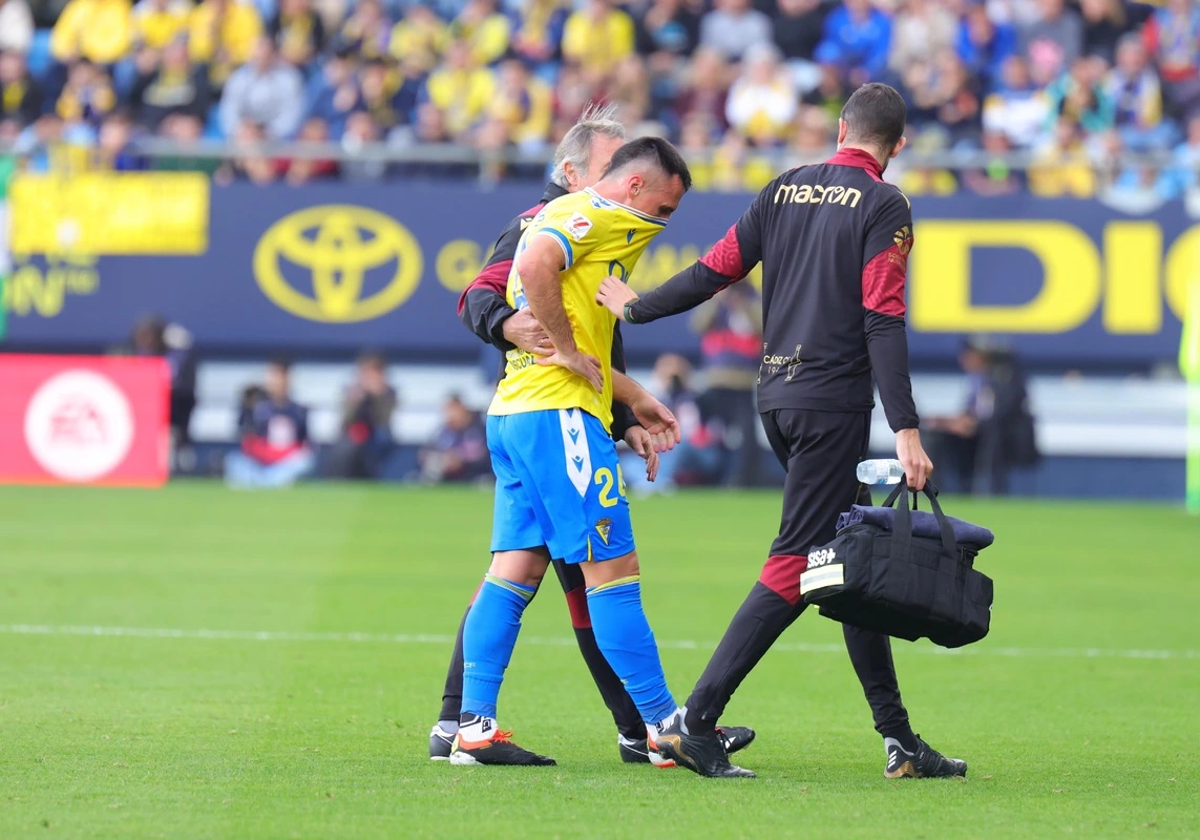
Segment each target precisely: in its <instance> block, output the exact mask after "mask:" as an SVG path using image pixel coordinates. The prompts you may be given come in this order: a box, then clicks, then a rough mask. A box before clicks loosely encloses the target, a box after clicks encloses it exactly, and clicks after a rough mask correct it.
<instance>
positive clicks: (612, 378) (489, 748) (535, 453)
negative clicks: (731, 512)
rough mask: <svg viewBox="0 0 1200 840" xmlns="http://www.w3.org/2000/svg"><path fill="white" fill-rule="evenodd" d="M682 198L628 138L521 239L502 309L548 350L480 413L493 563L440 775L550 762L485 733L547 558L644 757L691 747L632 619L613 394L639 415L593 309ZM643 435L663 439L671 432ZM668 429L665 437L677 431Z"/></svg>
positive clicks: (635, 613) (670, 150)
mask: <svg viewBox="0 0 1200 840" xmlns="http://www.w3.org/2000/svg"><path fill="white" fill-rule="evenodd" d="M690 186H691V175H690V174H689V172H688V168H687V164H686V163H685V162H684V160H683V158H682V157H681V156H680V155H679V152H678V151H676V150H675V148H674V147H673V146H672V145H671V144H670V143H668V142H667V141H665V140H662V139H659V138H655V137H647V138H642V139H639V140H634V141H633V142H631V143H627V144H625V145H624V146H622V147H621V148H620V149H618V150H617V152H616V153H615V154H614V155H613V158H612V162H611V163H610V164H609V168H608V171H607V172H606V173H605V175H604V177H603V178H601V179H600V181H599V182H598V183H597V184H596V186H595V187H594V188H592V189H589V190H586V191H584V192H581V193H576V194H573V195H569V196H564V197H562V198H558V199H555V200H554V201H552V202H550V204H548V205H546V207H545V208H544V209H543V210H542V212H541V213H539V214H538V215H537V216H536V217H535V219H534V221H533V223H532V224H531V225H530V226H529V228H528V229H527V230H526V231H525V234H524V235H523V236H522V239H521V243H520V245H519V246H518V250H517V256H516V259H515V260H514V262H513V268H512V272H511V273H510V275H509V282H508V300H509V303H510V304H511V305H512V306H514V307H516V308H525V307H528V309H529V310H530V312H531V313H532V315H533V316H534V317H535V318H536V319H537V321H538V323H539V324H541V326H542V328H543V329H544V330H545V332H546V335H547V336H548V337H549V339H550V342H551V343H552V344H553V352H552V353H551V354H550V355H548V356H535V355H533V354H529V353H525V352H522V351H520V350H513V351H510V352H509V354H508V360H507V369H506V373H505V377H504V380H503V381H502V382H501V383H500V386H499V387H498V388H497V392H496V398H495V399H494V400H493V402H492V406H491V408H490V409H489V411H488V415H489V416H488V449H489V450H490V451H491V455H492V467H493V470H494V472H495V474H496V500H495V513H494V519H493V528H492V552H493V555H492V564H491V567H490V569H489V570H488V574H487V575H486V576H485V578H484V582H483V585H482V586H481V587H480V590H479V594H478V595H477V596H476V598H475V603H474V605H473V606H472V607H471V611H470V613H469V614H468V616H467V620H466V623H465V625H464V628H463V653H464V669H463V697H462V716H461V719H460V724H459V732H458V738H457V740H456V742H455V749H454V752H453V753H452V754H451V756H450V761H451V763H453V764H520V765H542V766H544V765H552V764H554V761H553V759H549V758H546V757H545V756H541V755H538V754H536V753H533V752H531V751H529V750H525V749H523V748H521V747H519V746H517V745H516V744H514V743H513V742H512V741H511V740H510V738H511V733H508V732H501V731H500V730H499V729H498V728H497V726H496V720H495V718H496V700H497V697H498V695H499V691H500V684H501V682H502V681H503V679H504V671H505V669H506V668H507V667H508V662H509V659H510V658H511V656H512V651H513V648H514V646H515V645H516V640H517V633H518V631H519V630H520V626H521V614H522V612H523V611H524V609H525V606H526V604H528V603H529V600H530V599H531V598H532V597H533V594H534V593H535V592H536V590H537V585H538V584H539V583H540V582H541V579H542V576H543V575H544V574H545V573H546V569H547V566H548V565H549V562H550V558H551V557H561V558H562V559H563V560H564V561H565V562H567V563H578V564H580V565H581V567H582V570H583V576H584V579H585V581H586V582H587V585H588V591H587V601H588V611H589V613H590V615H591V620H592V628H593V631H594V632H595V636H596V643H597V645H598V647H599V648H600V650H601V652H602V653H603V654H604V656H605V658H606V659H607V660H608V663H609V665H611V666H612V669H613V671H615V672H616V674H617V676H618V677H620V678H621V681H622V683H624V684H625V687H626V690H627V691H628V692H629V696H630V697H631V698H632V699H633V701H634V704H635V705H636V706H637V708H638V711H639V712H640V713H641V715H642V719H643V720H644V721H645V722H646V730H647V739H648V741H649V748H650V750H651V751H652V752H655V753H656V752H657V748H656V745H655V738H656V737H657V736H660V735H662V734H664V733H670V734H671V735H672V736H675V737H678V738H680V739H681V743H682V745H683V748H684V749H685V750H686V749H688V748H689V747H691V746H693V745H692V743H691V741H692V739H691V738H690V736H688V734H687V733H686V732H685V731H683V724H682V715H680V714H679V712H678V709H677V707H676V704H675V700H674V699H673V698H672V696H671V692H670V691H669V690H668V688H667V683H666V677H665V676H664V674H663V669H662V663H661V661H660V659H659V655H658V647H657V645H656V643H655V641H654V634H653V632H651V630H650V625H649V623H648V622H647V620H646V615H645V612H644V611H643V610H642V597H641V585H640V581H639V567H638V558H637V552H636V551H635V549H634V542H633V530H632V526H631V524H630V519H629V502H628V500H627V499H626V498H625V494H624V489H623V487H622V484H623V482H622V480H621V471H620V466H619V464H618V461H617V452H616V447H615V445H614V443H613V441H612V438H611V437H610V436H609V434H608V426H609V423H610V421H611V404H612V399H613V397H614V396H615V397H616V399H618V400H620V401H622V402H624V403H626V404H627V405H633V404H636V403H637V402H638V401H639V400H638V396H639V394H640V392H641V387H640V386H639V385H637V383H635V382H633V380H631V379H629V378H628V377H627V376H625V375H623V374H620V373H615V372H614V371H613V370H612V368H611V364H610V359H611V352H610V351H611V342H612V335H613V325H614V322H615V319H614V317H613V315H612V314H611V313H609V312H608V311H607V310H606V309H603V308H602V307H599V306H597V305H596V303H595V297H596V292H597V290H598V289H599V287H600V284H601V282H602V281H603V280H604V279H605V278H606V277H608V276H610V275H613V274H615V275H617V276H620V277H627V276H628V274H629V272H630V271H631V270H632V269H633V267H634V265H635V264H636V262H637V258H638V257H639V256H640V255H641V253H642V251H643V250H645V247H646V245H647V244H648V243H649V241H650V240H651V239H653V238H654V236H655V235H657V233H658V232H659V231H661V230H662V228H663V226H664V225H665V224H666V221H667V219H668V218H669V217H670V215H671V214H672V213H674V212H675V209H676V208H677V207H678V206H679V202H680V200H681V199H682V198H683V194H684V193H685V192H686V191H687V189H688V187H690ZM601 360H603V361H601ZM653 425H654V424H651V426H653ZM647 431H649V432H651V433H652V434H657V433H662V432H664V431H668V424H667V423H663V424H661V426H659V427H657V428H651V427H647ZM669 431H670V433H671V434H673V435H675V436H676V440H677V439H678V438H677V436H678V426H677V425H672V426H671V427H670V429H669ZM709 744H710V742H709V741H699V740H698V741H697V742H696V744H695V746H696V747H697V748H702V749H716V750H719V751H720V755H719V756H710V757H708V759H709V761H711V762H713V763H715V764H717V765H719V766H720V767H721V768H722V769H721V772H718V773H716V774H714V775H722V776H730V777H734V776H749V775H753V774H752V773H749V772H748V771H745V770H742V769H741V768H739V767H734V766H732V765H730V764H729V761H728V758H727V757H726V756H725V750H724V747H723V746H722V745H721V744H720V743H719V742H717V743H716V744H715V746H713V747H710V746H709ZM707 763H708V762H706V764H707Z"/></svg>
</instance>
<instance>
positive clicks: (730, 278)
mask: <svg viewBox="0 0 1200 840" xmlns="http://www.w3.org/2000/svg"><path fill="white" fill-rule="evenodd" d="M773 186H774V183H772V184H771V185H769V186H768V187H767V188H766V189H764V190H763V191H762V192H761V193H759V194H758V196H757V197H756V198H755V199H754V201H753V202H752V203H751V204H750V207H749V208H747V210H746V212H744V213H743V214H742V217H741V218H740V219H738V220H737V222H736V223H735V224H734V225H733V226H732V227H731V228H729V230H727V231H726V232H725V236H723V237H722V238H721V241H720V242H718V243H717V244H716V245H714V246H712V248H710V249H709V251H708V253H707V254H705V255H704V256H703V257H701V258H700V259H699V260H697V261H696V262H695V263H693V264H692V265H690V266H689V267H687V268H685V269H684V270H683V271H681V272H679V273H678V274H676V275H675V276H674V277H672V278H671V279H670V280H668V281H667V282H666V283H663V284H662V285H661V286H659V287H658V288H657V289H655V290H654V291H652V292H649V293H648V294H646V295H643V296H642V297H640V298H638V299H637V300H636V301H634V303H633V304H632V305H631V306H630V308H629V320H630V322H631V323H635V324H643V323H648V322H650V321H656V320H658V319H659V318H665V317H667V316H668V315H676V314H678V313H680V312H686V311H687V310H689V309H693V308H695V307H697V306H699V305H700V304H702V303H704V301H706V300H708V299H709V298H711V297H712V296H713V295H715V294H716V293H717V292H719V291H721V290H722V289H724V288H725V287H726V286H728V285H730V284H731V283H736V282H737V281H738V280H741V279H742V278H743V277H745V276H746V275H747V274H749V273H750V272H751V270H753V268H754V267H755V266H756V265H758V264H759V262H761V261H762V240H763V215H764V208H765V205H766V201H767V200H766V199H765V198H764V196H767V195H769V194H770V190H771V189H772V187H773Z"/></svg>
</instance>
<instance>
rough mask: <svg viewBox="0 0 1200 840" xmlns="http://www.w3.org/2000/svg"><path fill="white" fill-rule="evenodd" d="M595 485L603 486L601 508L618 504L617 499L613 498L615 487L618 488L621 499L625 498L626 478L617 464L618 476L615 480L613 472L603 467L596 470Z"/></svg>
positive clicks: (601, 488) (601, 489)
mask: <svg viewBox="0 0 1200 840" xmlns="http://www.w3.org/2000/svg"><path fill="white" fill-rule="evenodd" d="M593 483H594V484H599V485H601V487H600V507H606V508H610V507H613V506H614V505H615V504H616V503H617V499H615V498H614V497H613V494H612V491H613V485H614V484H616V486H617V493H618V494H620V496H621V498H622V499H624V498H625V476H624V475H623V474H622V473H621V465H620V464H617V476H616V479H615V480H614V478H613V473H612V470H610V469H609V468H608V467H601V468H600V469H598V470H596V477H595V478H594V479H593Z"/></svg>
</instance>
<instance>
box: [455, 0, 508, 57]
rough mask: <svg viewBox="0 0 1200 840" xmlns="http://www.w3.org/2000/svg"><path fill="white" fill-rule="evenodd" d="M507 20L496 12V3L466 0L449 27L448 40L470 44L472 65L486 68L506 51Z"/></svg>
mask: <svg viewBox="0 0 1200 840" xmlns="http://www.w3.org/2000/svg"><path fill="white" fill-rule="evenodd" d="M511 28H512V27H511V24H509V22H508V18H506V17H505V16H504V15H502V14H500V13H499V12H498V11H496V0H469V2H468V3H467V5H466V6H464V7H463V10H462V12H460V13H459V15H458V17H456V18H455V19H454V22H453V23H451V24H450V37H452V38H453V39H454V40H456V41H466V42H468V43H469V44H470V45H471V54H472V56H473V57H474V59H475V63H476V64H478V65H479V66H480V67H487V66H489V65H492V64H495V63H496V62H497V61H499V60H500V59H501V58H502V57H503V56H504V53H505V52H507V51H508V39H509V35H510V34H511Z"/></svg>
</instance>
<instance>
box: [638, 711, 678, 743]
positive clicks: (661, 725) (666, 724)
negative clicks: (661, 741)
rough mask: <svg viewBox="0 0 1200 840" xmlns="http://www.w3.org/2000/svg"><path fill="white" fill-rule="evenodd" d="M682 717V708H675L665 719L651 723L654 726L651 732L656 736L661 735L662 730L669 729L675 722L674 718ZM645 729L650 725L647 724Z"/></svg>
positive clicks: (648, 728)
mask: <svg viewBox="0 0 1200 840" xmlns="http://www.w3.org/2000/svg"><path fill="white" fill-rule="evenodd" d="M682 717H683V711H682V709H676V710H675V711H673V712H671V714H670V716H669V717H667V718H666V719H664V720H660V721H659V722H658V723H655V724H653V727H654V733H653V734H654V735H656V736H657V735H661V734H662V732H663V731H664V730H666V729H670V728H671V727H672V726H673V725H674V724H675V721H676V720H682ZM646 730H647V731H649V730H650V725H647V727H646Z"/></svg>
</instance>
